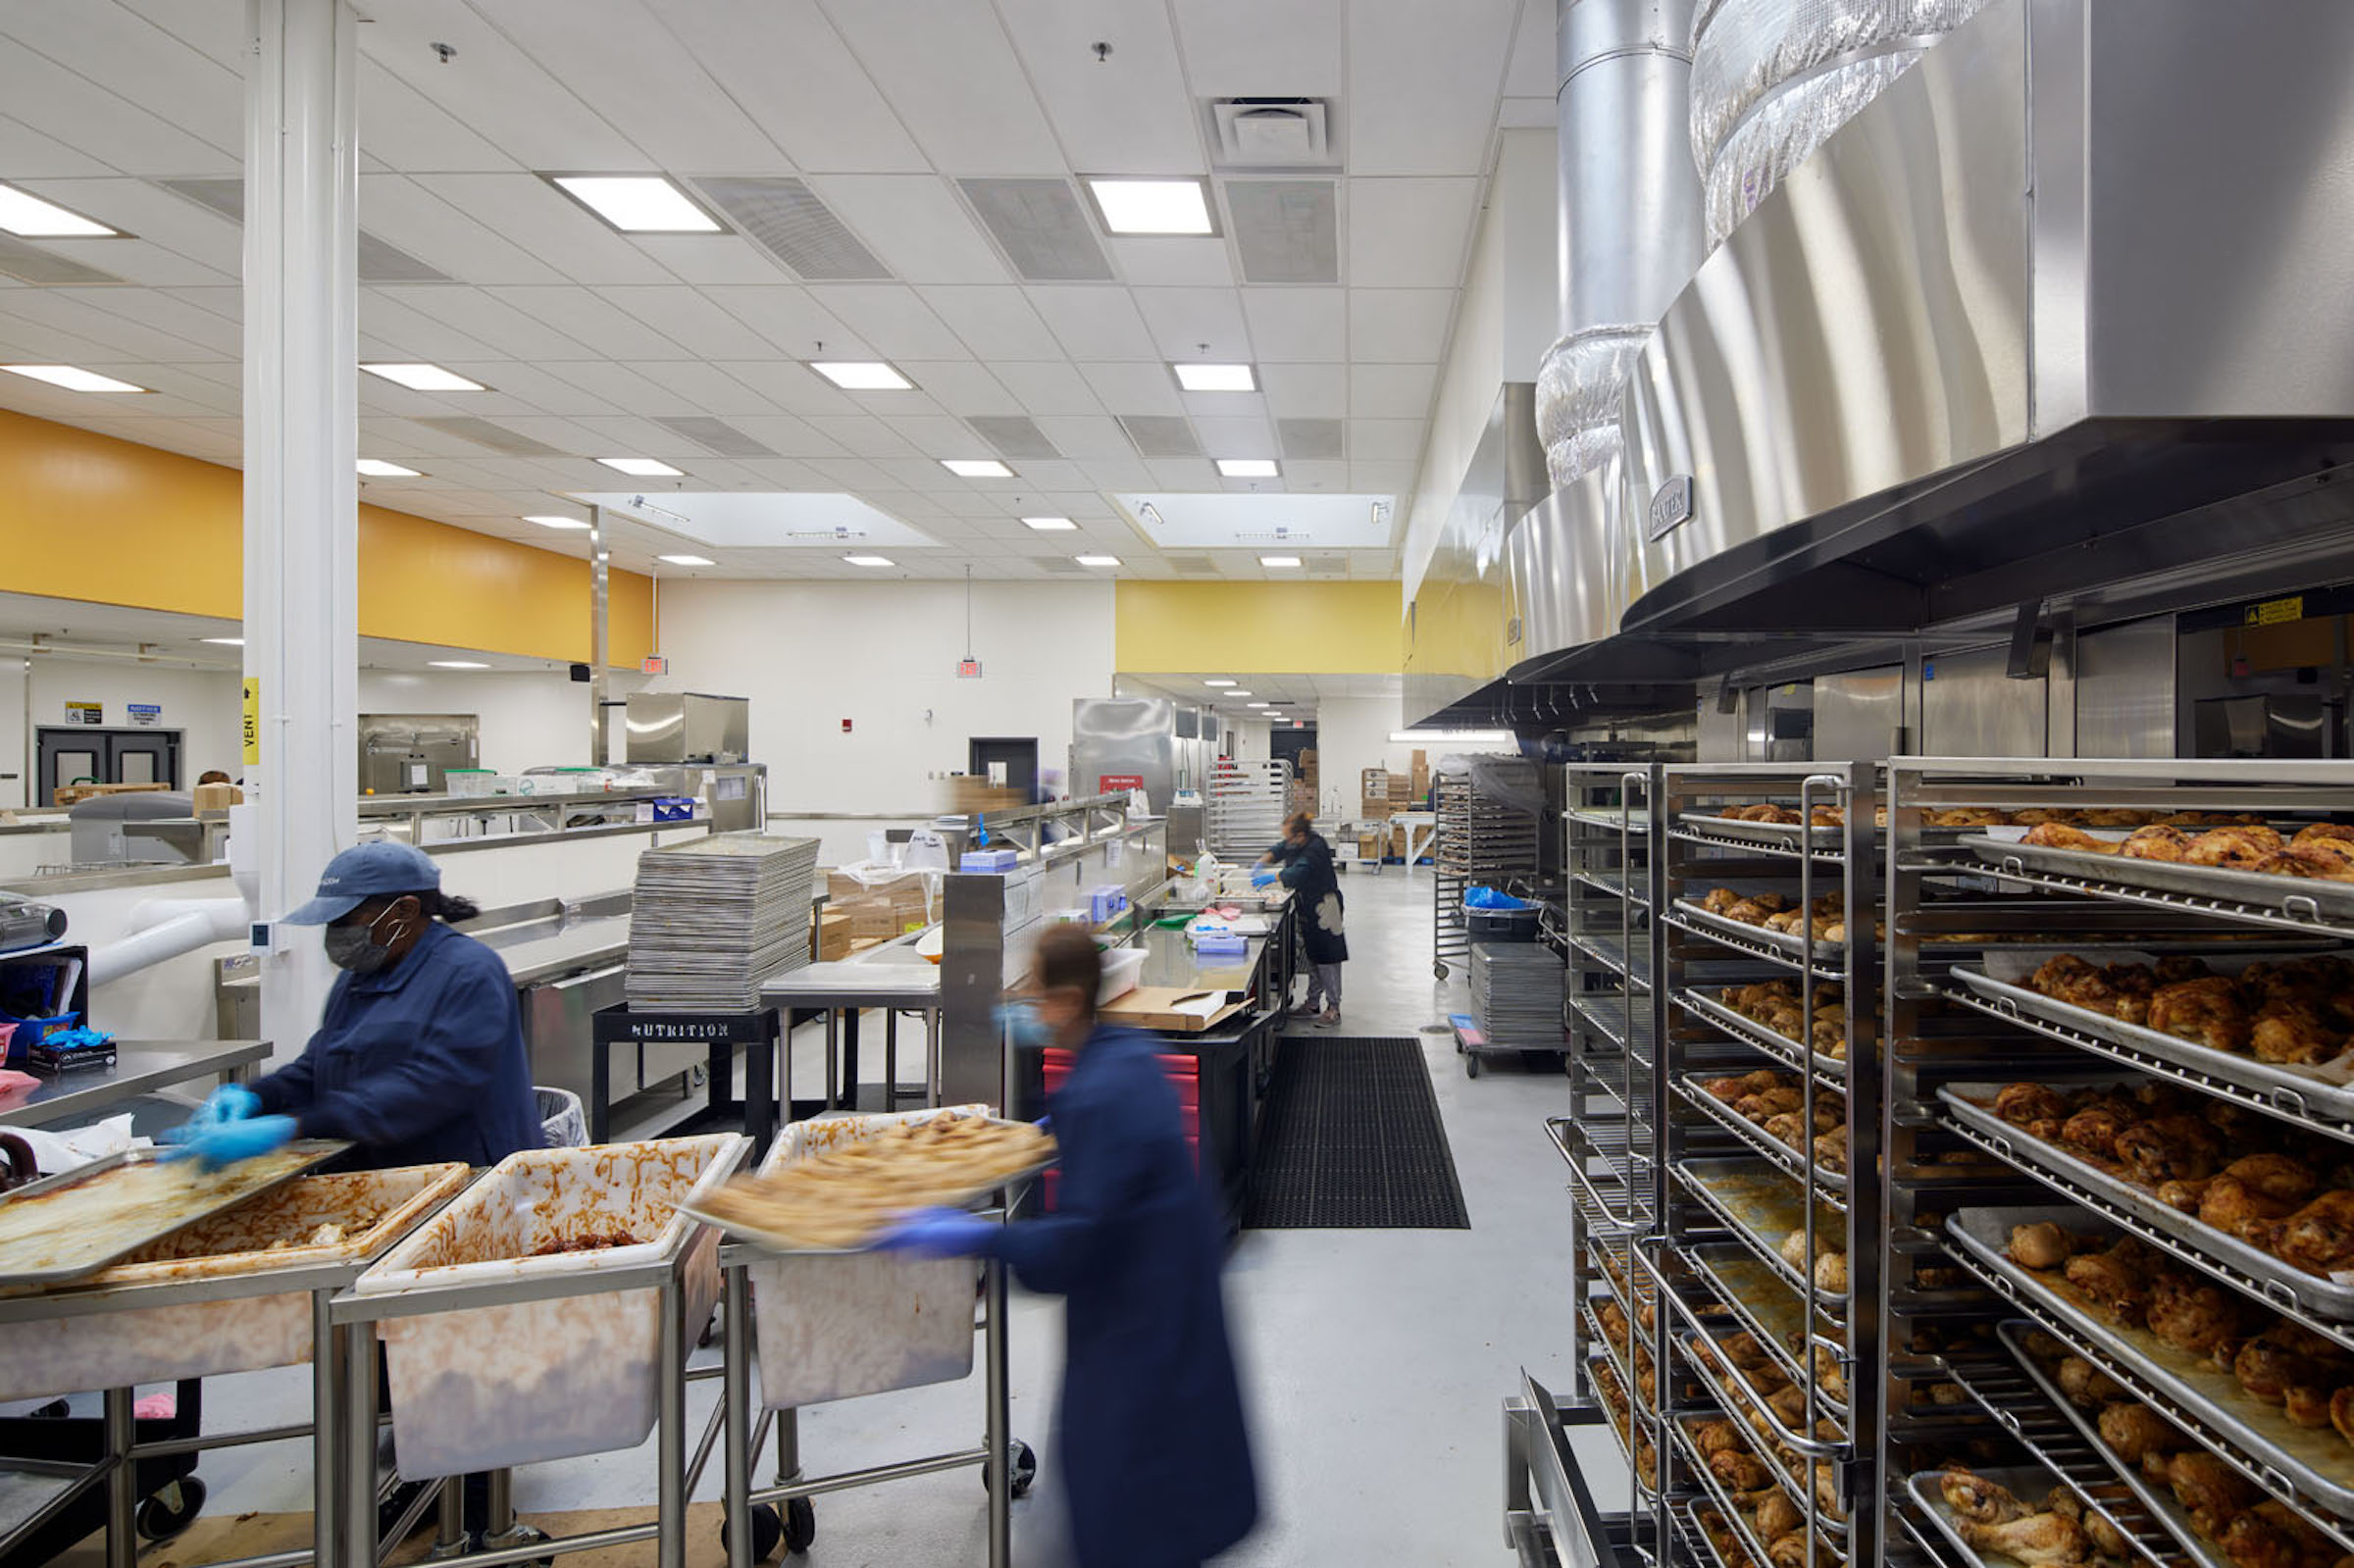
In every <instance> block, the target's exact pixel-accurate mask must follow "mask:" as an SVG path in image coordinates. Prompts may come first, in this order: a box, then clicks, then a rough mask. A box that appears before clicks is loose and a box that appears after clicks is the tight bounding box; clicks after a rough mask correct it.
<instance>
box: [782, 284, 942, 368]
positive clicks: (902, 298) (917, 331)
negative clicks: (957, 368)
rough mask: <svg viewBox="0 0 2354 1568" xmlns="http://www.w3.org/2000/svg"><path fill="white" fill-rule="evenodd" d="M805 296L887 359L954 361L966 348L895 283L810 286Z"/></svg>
mask: <svg viewBox="0 0 2354 1568" xmlns="http://www.w3.org/2000/svg"><path fill="white" fill-rule="evenodd" d="M809 297H810V298H812V299H814V300H816V301H817V303H818V304H819V305H821V306H822V307H824V308H825V309H826V310H828V311H830V312H832V313H833V314H834V315H835V316H837V317H839V318H841V320H842V321H843V322H844V323H845V324H847V326H848V327H849V329H850V330H851V331H853V332H856V333H857V334H858V335H859V336H860V337H861V338H863V339H865V340H866V341H867V342H868V343H870V344H872V345H873V346H874V349H875V351H876V352H877V353H878V354H880V355H882V356H883V357H884V358H885V359H891V360H900V359H955V358H960V357H962V356H963V354H964V352H965V346H964V344H963V343H962V342H960V341H959V340H958V339H957V336H956V334H955V333H954V332H952V331H950V330H949V329H948V328H947V324H946V323H944V322H943V321H942V320H941V319H940V318H939V317H938V316H935V315H933V314H932V309H931V307H930V306H928V305H926V304H925V303H924V302H923V300H922V298H921V297H919V296H918V295H917V293H916V291H915V290H914V289H912V288H907V287H904V286H902V285H900V284H897V283H812V284H810V285H809Z"/></svg>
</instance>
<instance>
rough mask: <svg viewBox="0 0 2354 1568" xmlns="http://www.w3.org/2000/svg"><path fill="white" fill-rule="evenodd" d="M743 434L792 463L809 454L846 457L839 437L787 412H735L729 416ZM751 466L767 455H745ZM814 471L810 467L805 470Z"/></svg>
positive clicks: (765, 460) (801, 461)
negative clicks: (755, 456)
mask: <svg viewBox="0 0 2354 1568" xmlns="http://www.w3.org/2000/svg"><path fill="white" fill-rule="evenodd" d="M728 423H729V424H730V425H733V426H735V427H736V428H737V429H738V430H742V431H743V433H744V434H746V435H748V436H750V437H751V438H752V439H753V440H755V441H758V442H759V443H760V444H761V445H762V446H765V447H767V448H768V449H769V450H770V451H772V452H774V453H776V454H777V456H778V457H779V458H781V459H791V460H792V461H793V462H794V463H796V464H806V463H807V462H808V460H809V459H811V458H819V457H846V456H848V455H850V454H849V451H848V449H847V448H846V447H844V445H843V444H842V443H841V442H840V441H838V440H836V439H835V438H834V437H833V436H831V435H829V434H827V433H826V432H825V431H823V430H819V429H818V428H817V427H816V426H814V425H811V424H810V423H809V422H808V421H807V420H800V419H795V418H793V416H792V415H790V414H739V415H736V416H734V417H733V418H731V419H729V421H728ZM746 461H747V462H750V463H752V464H754V465H755V466H757V465H761V464H765V463H767V462H769V459H767V458H749V459H746ZM805 472H808V473H812V474H813V473H814V472H815V471H814V470H805Z"/></svg>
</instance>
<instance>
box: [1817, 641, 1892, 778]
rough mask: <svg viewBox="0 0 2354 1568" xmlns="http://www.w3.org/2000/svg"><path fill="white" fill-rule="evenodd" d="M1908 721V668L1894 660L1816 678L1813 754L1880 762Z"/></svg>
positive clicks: (1830, 758)
mask: <svg viewBox="0 0 2354 1568" xmlns="http://www.w3.org/2000/svg"><path fill="white" fill-rule="evenodd" d="M1904 723H1905V669H1904V666H1903V665H1899V664H1891V665H1886V666H1883V667H1881V668H1879V669H1876V670H1854V671H1849V672H1847V673H1846V674H1843V675H1825V676H1817V677H1816V678H1815V760H1817V762H1878V761H1881V760H1882V759H1884V758H1886V757H1889V756H1891V755H1894V754H1895V751H1896V746H1897V737H1898V735H1899V734H1900V733H1902V731H1903V729H1904Z"/></svg>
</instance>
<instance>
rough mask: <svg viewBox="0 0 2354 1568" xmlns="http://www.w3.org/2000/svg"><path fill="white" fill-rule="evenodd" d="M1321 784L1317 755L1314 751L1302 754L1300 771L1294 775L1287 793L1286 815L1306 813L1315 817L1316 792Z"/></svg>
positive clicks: (1285, 802)
mask: <svg viewBox="0 0 2354 1568" xmlns="http://www.w3.org/2000/svg"><path fill="white" fill-rule="evenodd" d="M1319 783H1320V781H1319V779H1318V777H1317V773H1316V754H1315V753H1314V752H1313V751H1303V752H1301V753H1300V762H1299V771H1298V772H1297V773H1295V774H1293V776H1292V783H1291V787H1290V789H1289V790H1288V791H1287V792H1286V798H1285V801H1284V814H1285V815H1286V816H1289V815H1291V814H1292V813H1293V812H1297V811H1305V812H1306V813H1307V814H1308V815H1309V816H1311V817H1312V816H1314V815H1315V814H1316V790H1317V787H1318V784H1319Z"/></svg>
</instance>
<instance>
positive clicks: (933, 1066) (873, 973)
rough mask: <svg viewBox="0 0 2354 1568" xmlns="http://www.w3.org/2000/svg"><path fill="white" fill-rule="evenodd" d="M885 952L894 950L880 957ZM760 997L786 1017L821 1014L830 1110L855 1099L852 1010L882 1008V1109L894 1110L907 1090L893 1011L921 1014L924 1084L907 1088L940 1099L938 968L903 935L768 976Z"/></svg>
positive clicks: (789, 1083)
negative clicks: (902, 1080)
mask: <svg viewBox="0 0 2354 1568" xmlns="http://www.w3.org/2000/svg"><path fill="white" fill-rule="evenodd" d="M885 954H896V955H897V956H895V957H885V956H883V955H885ZM760 994H761V999H762V1000H763V1001H764V1002H766V1003H767V1004H768V1005H769V1006H771V1007H774V1008H777V1009H779V1010H780V1011H782V1012H784V1013H785V1014H786V1017H787V1018H788V1020H791V1018H792V1017H793V1014H795V1013H799V1012H822V1013H824V1014H825V1015H826V1099H825V1106H826V1109H828V1110H838V1109H842V1108H844V1098H845V1096H844V1086H845V1085H846V1086H847V1089H848V1093H847V1096H846V1098H847V1100H848V1102H849V1108H851V1109H855V1108H856V1102H857V1098H858V1014H859V1012H860V1011H861V1010H862V1009H864V1008H869V1007H880V1008H881V1009H883V1076H884V1084H885V1087H884V1092H883V1109H885V1110H887V1111H891V1110H896V1109H898V1103H899V1100H900V1099H901V1098H902V1097H904V1096H905V1095H906V1094H907V1093H908V1092H910V1091H906V1090H902V1089H901V1088H900V1087H899V1081H898V1078H899V1014H901V1013H921V1014H922V1015H923V1016H924V1087H922V1089H920V1090H916V1091H913V1092H914V1093H915V1095H916V1097H917V1098H918V1099H919V1100H920V1102H921V1103H922V1104H925V1105H937V1104H939V1103H940V966H939V965H938V964H935V963H932V962H931V961H930V960H928V959H925V958H923V957H921V956H919V955H918V954H917V953H916V951H915V948H914V945H913V943H912V941H911V940H910V939H909V938H906V937H901V938H900V939H899V940H897V941H895V942H890V943H887V944H886V945H884V946H881V947H877V948H874V949H872V950H870V951H868V952H865V953H862V954H860V955H858V956H857V957H855V958H835V959H828V960H827V961H826V962H824V963H820V964H808V965H804V966H803V967H802V968H799V969H792V970H787V971H786V972H785V973H783V974H781V975H772V976H770V977H769V979H768V980H767V981H766V982H765V983H764V984H763V985H762V986H761V987H760ZM780 1082H781V1084H782V1086H783V1087H782V1090H781V1092H782V1095H783V1098H784V1101H785V1103H786V1106H787V1107H788V1114H789V1115H790V1108H791V1106H792V1104H793V1049H792V1029H791V1026H790V1022H789V1024H788V1027H787V1030H786V1048H785V1064H784V1075H783V1078H782V1079H781V1080H780Z"/></svg>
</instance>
